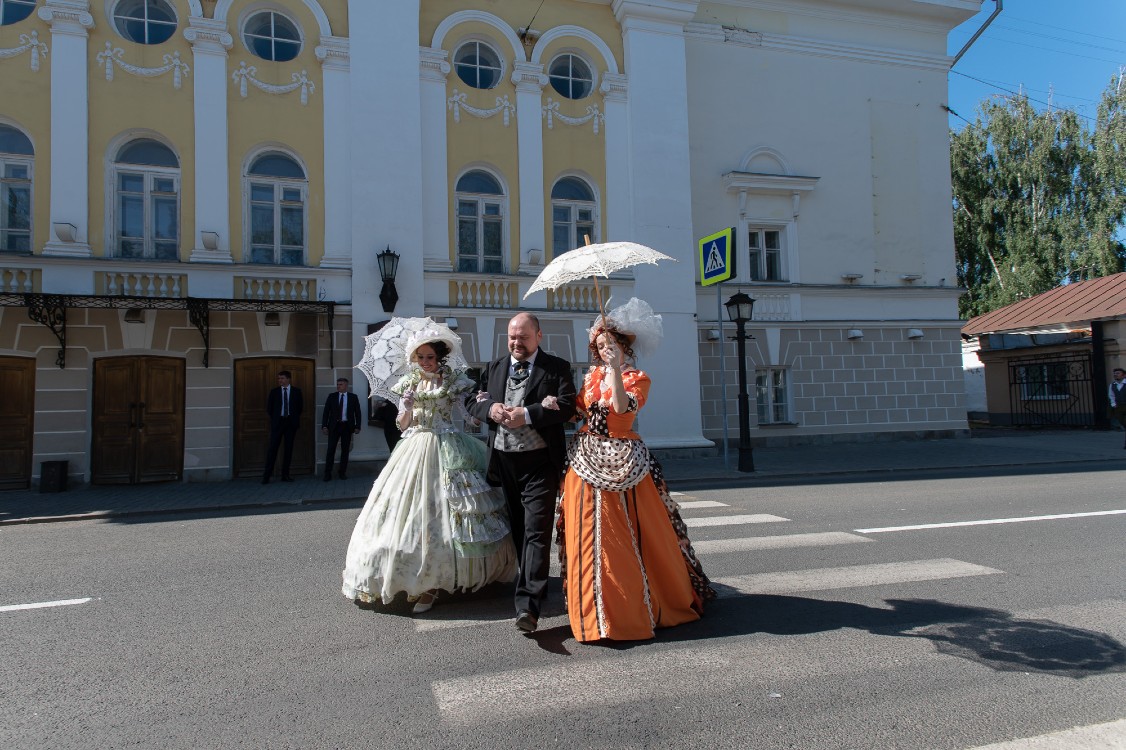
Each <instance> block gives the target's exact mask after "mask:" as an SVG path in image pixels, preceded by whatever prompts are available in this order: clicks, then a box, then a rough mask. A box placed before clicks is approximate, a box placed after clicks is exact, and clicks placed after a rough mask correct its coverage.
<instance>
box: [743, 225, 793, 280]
mask: <svg viewBox="0 0 1126 750" xmlns="http://www.w3.org/2000/svg"><path fill="white" fill-rule="evenodd" d="M747 253H748V260H749V264H748V265H749V268H750V271H749V273H750V276H751V281H786V272H785V263H784V260H785V258H784V257H783V253H782V232H781V231H779V230H777V229H764V228H762V227H749V228H748V229H747Z"/></svg>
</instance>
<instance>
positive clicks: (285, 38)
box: [242, 10, 301, 62]
mask: <svg viewBox="0 0 1126 750" xmlns="http://www.w3.org/2000/svg"><path fill="white" fill-rule="evenodd" d="M242 40H243V42H245V43H246V46H247V48H248V49H249V50H250V51H251V52H252V53H253V54H254V55H256V56H257V57H261V58H262V59H263V60H273V61H274V62H286V61H288V60H292V59H293V58H295V57H297V55H298V53H300V52H301V32H299V31H298V30H297V24H295V23H294V22H293V21H291V20H289V19H288V18H286V17H285V16H283V15H282V14H281V13H275V12H274V11H272V10H264V11H261V12H258V13H255V14H254V15H252V16H251V17H250V18H248V19H246V23H245V24H244V25H243V27H242Z"/></svg>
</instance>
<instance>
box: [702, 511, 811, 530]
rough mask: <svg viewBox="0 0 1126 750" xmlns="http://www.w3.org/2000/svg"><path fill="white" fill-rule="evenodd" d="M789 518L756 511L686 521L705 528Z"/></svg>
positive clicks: (773, 521)
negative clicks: (740, 514)
mask: <svg viewBox="0 0 1126 750" xmlns="http://www.w3.org/2000/svg"><path fill="white" fill-rule="evenodd" d="M789 520H790V519H788V518H782V517H781V516H772V515H769V514H767V513H754V514H751V515H744V516H704V517H702V518H685V519H684V523H685V524H686V525H687V526H688V527H689V528H703V527H704V526H737V525H739V524H744V523H779V522H781V521H789Z"/></svg>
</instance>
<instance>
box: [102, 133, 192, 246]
mask: <svg viewBox="0 0 1126 750" xmlns="http://www.w3.org/2000/svg"><path fill="white" fill-rule="evenodd" d="M113 173H114V175H113V180H114V206H115V210H114V254H115V255H116V256H117V257H119V258H148V259H152V260H177V259H178V257H179V248H180V160H179V159H178V158H177V157H176V154H175V153H173V151H172V149H170V148H168V146H165V145H164V144H163V143H161V142H160V141H156V140H153V139H152V138H138V139H136V140H133V141H129V142H128V143H126V144H125V145H124V146H122V147H121V148H120V149H118V152H117V156H116V157H115V158H114V164H113Z"/></svg>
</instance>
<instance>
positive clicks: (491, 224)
mask: <svg viewBox="0 0 1126 750" xmlns="http://www.w3.org/2000/svg"><path fill="white" fill-rule="evenodd" d="M455 203H456V204H457V270H459V271H471V272H479V273H504V246H505V241H504V189H503V188H501V186H500V183H499V182H497V179H496V178H495V177H493V176H492V175H491V174H489V173H488V172H484V171H482V170H479V169H478V170H473V171H472V172H466V173H465V174H464V175H462V177H461V179H459V180H458V181H457V195H456V198H455Z"/></svg>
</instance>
